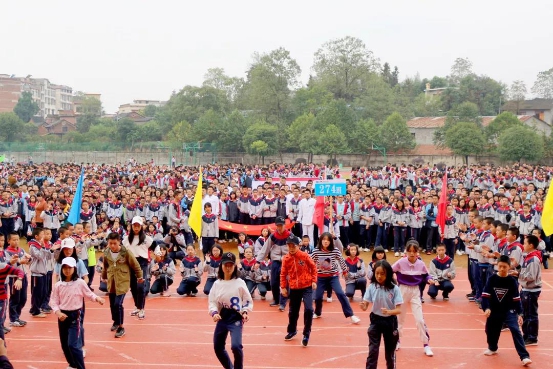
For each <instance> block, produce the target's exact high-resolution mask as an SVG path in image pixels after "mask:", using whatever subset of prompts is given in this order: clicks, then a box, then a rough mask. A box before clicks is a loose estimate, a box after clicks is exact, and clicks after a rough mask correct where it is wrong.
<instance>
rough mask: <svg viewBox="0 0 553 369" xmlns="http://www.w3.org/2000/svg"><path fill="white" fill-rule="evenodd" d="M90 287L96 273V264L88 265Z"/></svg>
mask: <svg viewBox="0 0 553 369" xmlns="http://www.w3.org/2000/svg"><path fill="white" fill-rule="evenodd" d="M87 269H88V287H90V286H92V282H93V281H94V274H96V266H88V268H87Z"/></svg>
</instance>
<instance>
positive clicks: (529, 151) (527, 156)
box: [497, 126, 544, 162]
mask: <svg viewBox="0 0 553 369" xmlns="http://www.w3.org/2000/svg"><path fill="white" fill-rule="evenodd" d="M497 150H498V152H499V157H500V158H501V160H503V161H515V162H520V161H522V160H526V161H529V162H537V161H539V160H541V159H542V158H543V156H544V145H543V139H542V137H540V135H538V134H537V133H536V132H534V131H533V130H532V129H531V128H529V127H526V126H515V127H511V128H509V129H507V130H506V131H504V132H503V133H502V134H501V135H500V136H499V139H498V146H497Z"/></svg>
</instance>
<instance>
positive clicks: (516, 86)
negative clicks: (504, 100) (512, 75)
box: [509, 80, 526, 115]
mask: <svg viewBox="0 0 553 369" xmlns="http://www.w3.org/2000/svg"><path fill="white" fill-rule="evenodd" d="M509 99H510V100H511V101H515V102H516V109H517V110H516V113H517V114H516V115H518V110H519V107H520V103H521V102H523V101H524V99H526V84H525V83H524V81H521V80H517V81H514V82H513V84H511V87H510V88H509Z"/></svg>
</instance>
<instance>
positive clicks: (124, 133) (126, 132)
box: [115, 118, 138, 146]
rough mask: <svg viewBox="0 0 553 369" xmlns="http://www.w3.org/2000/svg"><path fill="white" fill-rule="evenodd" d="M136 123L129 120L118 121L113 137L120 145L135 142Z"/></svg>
mask: <svg viewBox="0 0 553 369" xmlns="http://www.w3.org/2000/svg"><path fill="white" fill-rule="evenodd" d="M137 133H138V132H137V129H136V123H135V122H134V121H133V120H132V119H129V118H123V119H119V121H117V124H116V128H115V136H116V138H117V141H119V142H121V143H131V146H132V144H133V143H134V142H135V141H136V139H137V137H138V135H137Z"/></svg>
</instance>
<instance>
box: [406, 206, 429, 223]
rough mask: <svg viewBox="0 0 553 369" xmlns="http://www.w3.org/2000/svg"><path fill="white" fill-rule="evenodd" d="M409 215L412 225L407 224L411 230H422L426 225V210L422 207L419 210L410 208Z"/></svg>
mask: <svg viewBox="0 0 553 369" xmlns="http://www.w3.org/2000/svg"><path fill="white" fill-rule="evenodd" d="M409 214H410V215H411V223H410V224H407V225H408V226H410V227H411V228H422V226H423V225H424V219H425V214H424V208H423V207H422V206H421V207H419V208H414V207H412V206H411V207H410V208H409Z"/></svg>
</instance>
